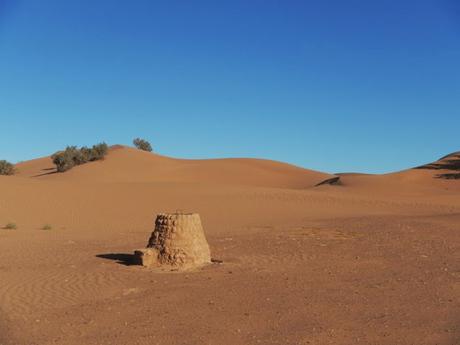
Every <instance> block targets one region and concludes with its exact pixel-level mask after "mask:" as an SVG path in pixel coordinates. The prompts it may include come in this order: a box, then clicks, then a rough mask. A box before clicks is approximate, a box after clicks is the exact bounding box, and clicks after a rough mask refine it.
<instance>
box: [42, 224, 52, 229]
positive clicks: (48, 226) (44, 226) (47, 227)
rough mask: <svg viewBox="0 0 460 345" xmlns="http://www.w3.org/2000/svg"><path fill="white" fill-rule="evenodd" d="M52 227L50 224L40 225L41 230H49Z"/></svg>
mask: <svg viewBox="0 0 460 345" xmlns="http://www.w3.org/2000/svg"><path fill="white" fill-rule="evenodd" d="M52 228H53V227H52V226H51V225H50V224H45V225H43V227H42V230H51V229H52Z"/></svg>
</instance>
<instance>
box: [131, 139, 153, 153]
mask: <svg viewBox="0 0 460 345" xmlns="http://www.w3.org/2000/svg"><path fill="white" fill-rule="evenodd" d="M133 144H134V146H136V148H138V149H139V150H143V151H148V152H152V145H150V143H149V142H148V141H147V140H144V139H141V138H136V139H134V140H133Z"/></svg>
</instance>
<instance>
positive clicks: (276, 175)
mask: <svg viewBox="0 0 460 345" xmlns="http://www.w3.org/2000/svg"><path fill="white" fill-rule="evenodd" d="M17 168H18V170H19V174H18V176H22V177H37V178H41V179H44V180H50V181H55V180H59V181H66V180H71V181H75V182H76V181H85V182H96V181H97V182H99V181H102V182H194V183H195V182H198V183H215V184H229V185H248V186H264V187H273V188H277V187H278V188H306V187H311V186H313V185H315V184H316V183H318V182H319V181H321V180H323V179H326V178H328V177H329V176H330V175H329V174H325V173H321V172H317V171H313V170H307V169H303V168H299V167H295V166H292V165H289V164H285V163H281V162H275V161H269V160H261V159H249V158H246V159H245V158H233V159H207V160H187V159H173V158H169V157H164V156H160V155H157V154H153V153H149V152H144V151H140V150H136V149H133V148H129V147H123V146H115V147H114V148H111V149H110V153H109V155H108V156H107V158H106V159H105V160H104V161H100V162H93V163H89V164H85V165H82V166H78V167H76V168H74V169H72V170H71V171H68V172H66V174H53V172H54V168H53V165H52V162H51V160H50V158H49V157H45V158H40V159H36V160H32V161H28V162H24V163H21V164H18V165H17Z"/></svg>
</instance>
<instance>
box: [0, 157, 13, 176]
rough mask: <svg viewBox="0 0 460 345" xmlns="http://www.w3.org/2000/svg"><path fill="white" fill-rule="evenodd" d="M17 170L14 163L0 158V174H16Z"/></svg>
mask: <svg viewBox="0 0 460 345" xmlns="http://www.w3.org/2000/svg"><path fill="white" fill-rule="evenodd" d="M15 172H16V169H15V168H14V165H13V164H12V163H10V162H8V161H5V160H0V175H14V173H15Z"/></svg>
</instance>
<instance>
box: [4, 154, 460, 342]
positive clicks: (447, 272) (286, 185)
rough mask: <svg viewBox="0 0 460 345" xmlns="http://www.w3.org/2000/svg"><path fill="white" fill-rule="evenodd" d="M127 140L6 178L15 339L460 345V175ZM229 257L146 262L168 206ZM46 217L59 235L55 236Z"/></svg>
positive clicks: (7, 296) (28, 166)
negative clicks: (183, 264) (170, 148)
mask: <svg viewBox="0 0 460 345" xmlns="http://www.w3.org/2000/svg"><path fill="white" fill-rule="evenodd" d="M455 159H460V158H458V157H457V156H455V155H454V156H450V157H447V158H444V160H443V161H441V162H438V163H436V164H440V165H436V168H433V166H431V168H430V169H428V168H425V169H408V170H405V171H401V172H396V173H391V174H384V175H366V174H341V175H338V176H339V177H340V179H339V183H338V184H332V185H330V184H327V183H326V184H322V185H320V186H317V185H318V184H320V183H321V182H322V181H325V180H328V179H331V178H334V177H336V176H334V175H330V174H325V173H321V172H317V171H312V170H306V169H302V168H300V167H294V166H291V165H288V164H284V163H279V162H274V161H266V160H256V159H217V160H182V159H173V158H168V157H164V156H160V155H156V154H152V153H147V152H143V151H139V150H136V149H132V148H128V147H122V146H117V147H113V148H112V149H111V150H110V152H109V154H108V156H107V157H106V159H105V160H103V161H98V162H93V163H88V164H85V165H82V166H78V167H75V168H74V169H72V170H70V171H68V172H65V173H55V170H54V166H53V164H52V162H51V160H50V158H49V157H44V158H40V159H36V160H32V161H28V162H24V163H20V164H18V165H17V168H18V169H19V174H17V175H15V176H0V225H4V224H7V223H8V222H14V223H16V224H17V229H15V230H7V229H0V313H1V314H0V344H2V345H6V344H8V345H9V344H14V345H23V344H24V345H32V344H35V345H42V344H43V345H45V344H46V345H48V344H59V345H81V344H85V345H93V344H94V345H96V344H98V345H105V344H107V345H108V344H120V345H121V344H122V345H127V344H129V345H136V344H162V345H163V344H184V345H185V344H187V345H194V344H218V345H224V344H229V345H230V344H231V345H235V344H282V345H288V344H299V345H305V344H318V345H322V344H343V345H351V344H375V345H384V344H385V345H397V344H405V345H424V344H426V345H428V344H429V345H435V344H437V345H458V344H460V236H459V231H460V179H447V178H439V177H438V175H440V174H455V173H458V171H455V170H453V167H451V166H446V169H444V166H443V164H444V163H443V162H446V161H447V160H455ZM177 210H180V211H181V212H197V213H199V214H200V215H201V220H202V223H203V229H204V231H205V234H206V238H207V240H208V242H209V246H210V250H211V256H212V258H213V259H215V260H217V261H219V260H220V261H222V263H214V264H211V265H207V266H205V267H203V268H200V269H197V270H193V271H187V272H177V271H169V272H168V271H166V272H162V273H158V272H153V271H152V270H150V269H148V268H145V267H142V266H138V265H131V264H130V263H131V260H132V257H133V255H132V253H133V250H135V249H137V248H142V247H144V246H145V244H146V240H147V239H148V237H149V236H150V234H151V232H152V231H153V229H154V226H155V225H154V221H155V217H156V215H157V214H159V213H162V212H175V211H177ZM45 224H48V225H50V227H51V229H48V230H43V229H42V228H43V227H44V225H45Z"/></svg>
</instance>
